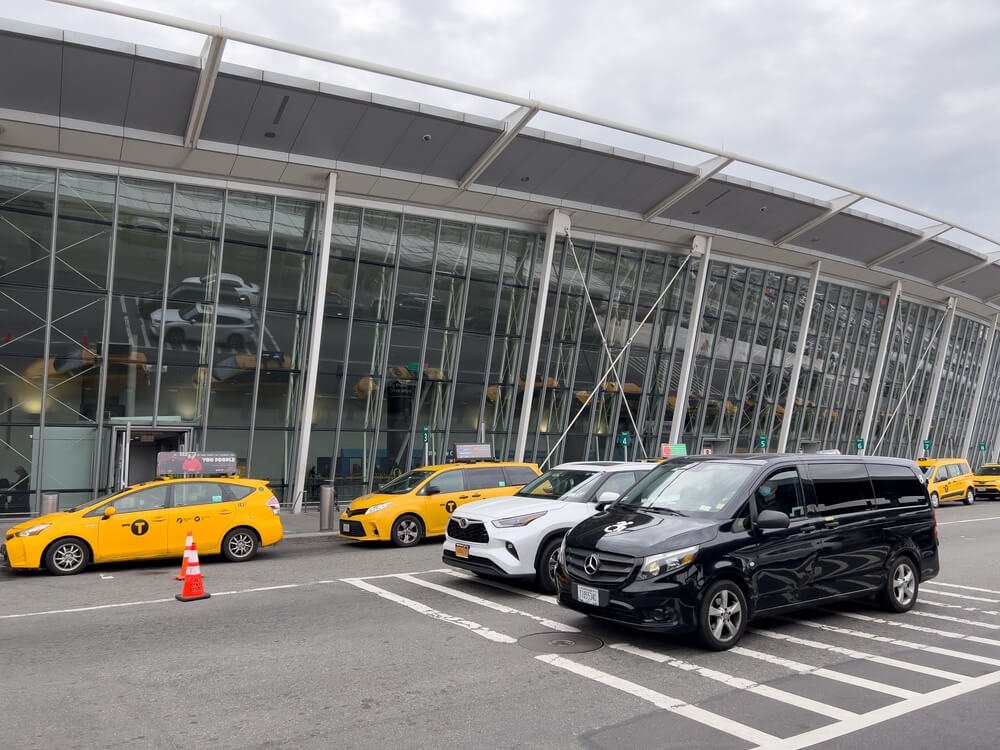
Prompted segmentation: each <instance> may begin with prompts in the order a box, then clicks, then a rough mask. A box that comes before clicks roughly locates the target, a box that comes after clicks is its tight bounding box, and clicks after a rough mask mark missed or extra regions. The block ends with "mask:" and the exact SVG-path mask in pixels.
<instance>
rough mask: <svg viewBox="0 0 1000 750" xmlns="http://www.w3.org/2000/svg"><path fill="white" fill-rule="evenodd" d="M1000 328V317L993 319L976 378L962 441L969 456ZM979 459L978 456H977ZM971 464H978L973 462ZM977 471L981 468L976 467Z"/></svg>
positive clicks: (996, 316)
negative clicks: (991, 357) (999, 328)
mask: <svg viewBox="0 0 1000 750" xmlns="http://www.w3.org/2000/svg"><path fill="white" fill-rule="evenodd" d="M998 326H1000V315H995V316H994V317H993V326H992V328H990V335H989V338H987V339H986V342H987V343H986V348H985V349H984V350H983V359H982V361H981V362H980V363H979V376H978V377H977V378H976V393H975V395H974V396H973V397H972V408H971V409H969V424H968V425H966V427H965V436H964V438H963V440H962V449H963V450H964V451H965V455H968V454H969V448H970V447H971V445H972V431H973V430H974V429H975V427H976V420H977V419H978V417H979V405H980V404H981V403H982V402H983V388H984V387H985V386H986V371H987V370H988V369H989V366H990V350H991V349H992V347H993V337H994V336H995V335H996V332H997V327H998ZM977 457H978V456H977ZM970 463H977V462H976V461H975V460H973V461H972V462H970ZM975 468H976V469H978V468H979V467H978V466H976V467H975Z"/></svg>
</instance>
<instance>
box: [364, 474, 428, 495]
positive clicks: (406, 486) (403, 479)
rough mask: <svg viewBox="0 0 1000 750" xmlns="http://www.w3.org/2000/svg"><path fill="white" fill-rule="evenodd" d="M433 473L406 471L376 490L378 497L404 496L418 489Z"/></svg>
mask: <svg viewBox="0 0 1000 750" xmlns="http://www.w3.org/2000/svg"><path fill="white" fill-rule="evenodd" d="M433 473H434V472H433V471H416V470H414V471H408V472H406V473H405V474H403V475H402V476H398V477H396V478H395V479H393V480H392V481H391V482H389V483H387V484H383V485H382V486H381V487H379V488H378V493H379V494H380V495H405V494H406V493H407V492H412V491H413V490H415V489H416V488H417V487H419V486H420V484H421V483H422V482H423V481H424V480H425V479H427V477H429V476H430V475H431V474H433Z"/></svg>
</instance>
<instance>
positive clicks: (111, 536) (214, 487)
mask: <svg viewBox="0 0 1000 750" xmlns="http://www.w3.org/2000/svg"><path fill="white" fill-rule="evenodd" d="M278 511H279V506H278V500H277V498H275V496H274V493H272V492H271V490H269V489H268V487H267V481H266V480H263V479H244V478H240V477H231V476H226V477H223V476H216V477H189V478H166V479H157V480H154V481H151V482H145V483H143V484H138V485H135V486H134V487H129V488H128V489H126V490H123V491H122V492H118V493H115V494H114V495H109V496H108V497H104V498H102V499H100V500H88V501H87V502H85V503H82V504H80V505H78V506H76V507H75V508H70V509H69V510H65V511H61V512H59V513H50V514H49V515H45V516H39V517H38V518H33V519H31V520H29V521H25V522H23V523H20V524H18V525H16V526H14V527H12V528H11V529H9V530H8V531H7V534H6V538H5V540H4V544H3V546H0V557H2V558H3V559H2V561H3V562H5V563H6V564H7V565H9V566H10V567H11V568H26V569H33V568H42V567H44V568H46V569H47V570H48V571H49V572H50V573H52V574H54V575H71V574H73V573H79V572H81V571H82V570H83V569H84V568H86V567H87V565H89V564H90V563H92V562H94V563H103V562H118V561H123V560H146V559H152V558H158V557H176V558H178V559H180V557H181V556H182V555H183V553H184V544H185V540H186V538H187V535H188V534H189V533H190V534H191V535H192V536H193V538H194V541H195V544H196V545H197V547H198V551H199V553H202V554H205V553H207V554H219V553H221V554H222V555H223V556H224V557H226V559H228V560H231V561H233V562H242V561H244V560H249V559H250V558H252V557H253V556H254V555H256V554H257V551H258V550H259V549H260V548H261V547H267V546H269V545H272V544H277V543H278V542H279V541H281V538H282V536H283V534H284V527H283V526H282V523H281V517H280V516H279V514H278Z"/></svg>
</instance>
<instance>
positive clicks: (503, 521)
mask: <svg viewBox="0 0 1000 750" xmlns="http://www.w3.org/2000/svg"><path fill="white" fill-rule="evenodd" d="M546 513H548V511H545V510H543V511H541V512H539V513H525V514H524V515H523V516H511V517H510V518H498V519H497V520H496V521H490V523H492V524H493V525H494V526H496V527H497V528H498V529H509V528H512V527H514V526H527V525H528V524H529V523H531V522H532V521H534V520H535V519H536V518H541V517H542V516H544V515H545V514H546Z"/></svg>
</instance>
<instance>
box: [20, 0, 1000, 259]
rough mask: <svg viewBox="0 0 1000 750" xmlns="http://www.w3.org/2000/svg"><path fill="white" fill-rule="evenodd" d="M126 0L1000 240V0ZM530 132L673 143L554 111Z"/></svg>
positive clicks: (141, 27) (132, 25) (70, 22)
mask: <svg viewBox="0 0 1000 750" xmlns="http://www.w3.org/2000/svg"><path fill="white" fill-rule="evenodd" d="M127 4H129V5H132V6H133V7H138V8H143V9H147V10H152V11H157V12H161V13H167V14H170V15H174V16H178V17H182V18H187V19H190V20H193V21H198V22H201V23H210V24H213V25H220V24H221V25H222V26H224V27H226V28H228V29H234V30H240V31H245V32H251V33H255V34H261V35H266V36H268V37H271V38H274V39H277V40H281V41H283V42H289V43H294V44H298V45H301V46H304V47H310V48H316V49H323V50H327V51H330V52H333V53H336V54H339V55H345V56H349V57H355V58H360V59H363V60H367V61H371V62H375V63H379V64H382V65H388V66H393V67H396V68H403V69H406V70H410V71H413V72H416V73H420V74H423V75H428V76H436V77H440V78H445V79H450V80H454V81H458V82H461V83H464V84H468V85H471V86H478V87H482V88H486V89H490V90H494V91H502V92H506V93H509V94H513V95H517V96H523V97H533V98H536V99H540V100H542V101H544V102H546V103H550V104H555V105H559V106H562V107H566V108H569V109H573V110H577V111H581V112H585V113H588V114H590V115H594V116H596V117H600V118H607V119H610V120H615V121H621V122H626V123H629V124H632V125H635V126H637V127H641V128H647V129H650V130H653V131H656V132H658V133H663V134H666V135H669V136H671V137H674V138H677V139H680V140H684V141H690V142H695V143H698V144H702V145H704V146H706V147H709V148H713V149H724V150H727V151H730V152H735V153H738V154H741V155H743V156H747V157H751V158H753V159H756V160H760V161H763V162H767V163H771V164H775V165H780V166H782V167H786V168H788V169H791V170H795V171H799V172H804V173H807V174H811V175H814V176H816V177H819V178H822V179H825V180H828V181H832V182H836V183H840V184H843V185H846V186H849V187H853V188H855V189H858V190H861V191H864V192H867V193H871V194H875V195H878V196H880V197H882V198H885V199H887V200H890V201H893V202H897V203H901V204H904V205H907V206H910V207H912V208H914V209H918V210H920V211H923V212H926V213H929V214H932V215H936V216H938V217H940V218H943V219H945V220H948V221H950V222H954V223H958V224H961V225H964V226H967V227H968V228H970V229H971V230H973V231H975V232H981V233H983V234H986V235H989V236H991V237H993V238H998V239H1000V210H998V198H1000V43H998V42H997V40H998V39H1000V3H998V2H996V0H936V1H935V2H930V1H929V0H619V1H618V2H610V1H609V0H350V1H345V0H282V1H281V2H276V1H275V0H169V1H166V0H134V2H131V3H127ZM0 15H3V16H5V17H8V18H15V19H18V20H24V21H30V22H33V23H40V24H45V25H51V26H57V27H61V28H65V29H72V30H77V31H84V32H88V33H93V34H98V35H102V36H110V37H114V38H121V39H127V40H129V41H134V42H138V43H142V44H147V45H153V46H158V47H165V48H168V49H175V50H179V51H185V52H190V53H198V52H199V51H200V49H201V44H202V41H203V37H201V36H198V35H194V34H190V33H186V32H177V31H170V30H166V29H163V28H162V27H156V26H151V25H150V24H145V23H140V22H137V21H131V20H127V19H118V18H115V17H113V16H108V15H106V14H102V13H96V12H94V11H88V10H82V9H79V8H73V7H67V6H64V5H59V4H55V3H52V2H47V1H46V0H0ZM225 59H226V60H227V61H232V62H239V63H241V64H245V65H252V66H254V67H261V68H265V69H269V70H274V71H279V72H286V73H290V74H294V75H300V76H303V77H307V78H311V79H317V80H323V81H330V82H333V83H340V84H343V85H348V86H352V87H358V88H364V89H368V90H374V91H378V92H383V93H388V94H393V95H396V96H404V97H406V98H413V99H419V100H421V101H429V102H432V103H436V104H441V105H444V106H449V107H455V108H457V109H462V110H465V111H473V112H479V113H483V114H488V115H491V116H498V117H499V116H503V115H505V114H507V113H508V112H509V111H511V109H512V107H511V106H510V105H498V104H497V103H495V102H483V101H476V100H470V99H469V98H467V97H464V96H459V95H455V94H452V93H450V92H441V91H433V90H429V89H427V88H425V87H417V86H414V85H411V84H406V83H402V82H399V81H390V80H387V79H385V78H383V77H380V76H375V75H370V74H365V73H359V72H357V71H345V70H344V69H340V68H336V67H334V66H330V65H327V64H322V63H313V62H308V61H302V60H295V59H291V58H288V57H286V56H283V55H280V54H277V53H271V52H267V51H262V50H260V49H257V48H248V47H243V46H241V45H230V46H229V47H227V52H226V57H225ZM532 126H535V127H543V128H545V129H549V130H555V131H560V132H568V133H570V134H573V135H582V136H584V137H587V138H590V139H592V140H597V141H601V142H606V143H612V145H623V146H628V147H631V148H636V149H637V150H641V151H644V152H647V153H654V154H657V155H664V156H667V157H673V156H675V154H674V153H671V151H670V150H669V149H664V148H663V147H659V146H656V145H653V144H649V143H648V142H641V141H638V140H637V139H634V138H624V137H622V136H621V135H620V134H618V135H614V134H609V133H607V132H601V131H597V130H595V129H593V128H590V129H587V128H583V129H581V128H580V127H579V125H578V124H574V123H572V122H568V121H565V120H559V119H557V118H551V117H550V118H548V119H544V118H537V119H536V120H535V121H533V123H532ZM676 156H679V157H681V158H680V159H679V160H682V161H689V162H690V161H692V159H691V158H690V155H689V158H688V159H684V158H683V156H684V155H683V154H682V153H681V154H676ZM701 158H704V157H698V158H695V159H693V161H700V159H701ZM741 176H747V177H750V178H752V179H760V180H761V181H764V182H769V183H770V184H775V185H778V184H780V183H779V182H778V181H776V180H774V179H771V178H769V177H768V176H767V175H763V174H762V175H759V176H758V175H754V174H752V173H744V174H741ZM781 186H782V187H788V188H789V189H796V187H795V185H793V184H789V185H781ZM802 192H808V191H802ZM814 194H816V193H814ZM835 194H836V191H827V192H826V193H825V194H820V196H819V197H824V198H828V197H832V196H833V195H835ZM866 210H867V209H866ZM886 215H887V216H888V218H893V219H895V220H899V221H902V222H903V223H907V224H913V225H915V226H924V225H927V224H929V223H930V222H928V221H926V220H923V221H921V220H908V217H906V216H905V215H895V216H893V215H889V214H886ZM910 218H912V217H910ZM970 239H971V238H970ZM967 244H972V245H973V246H977V245H976V242H975V241H972V242H969V243H967ZM983 249H989V250H994V251H995V250H996V249H997V248H996V247H992V248H983Z"/></svg>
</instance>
